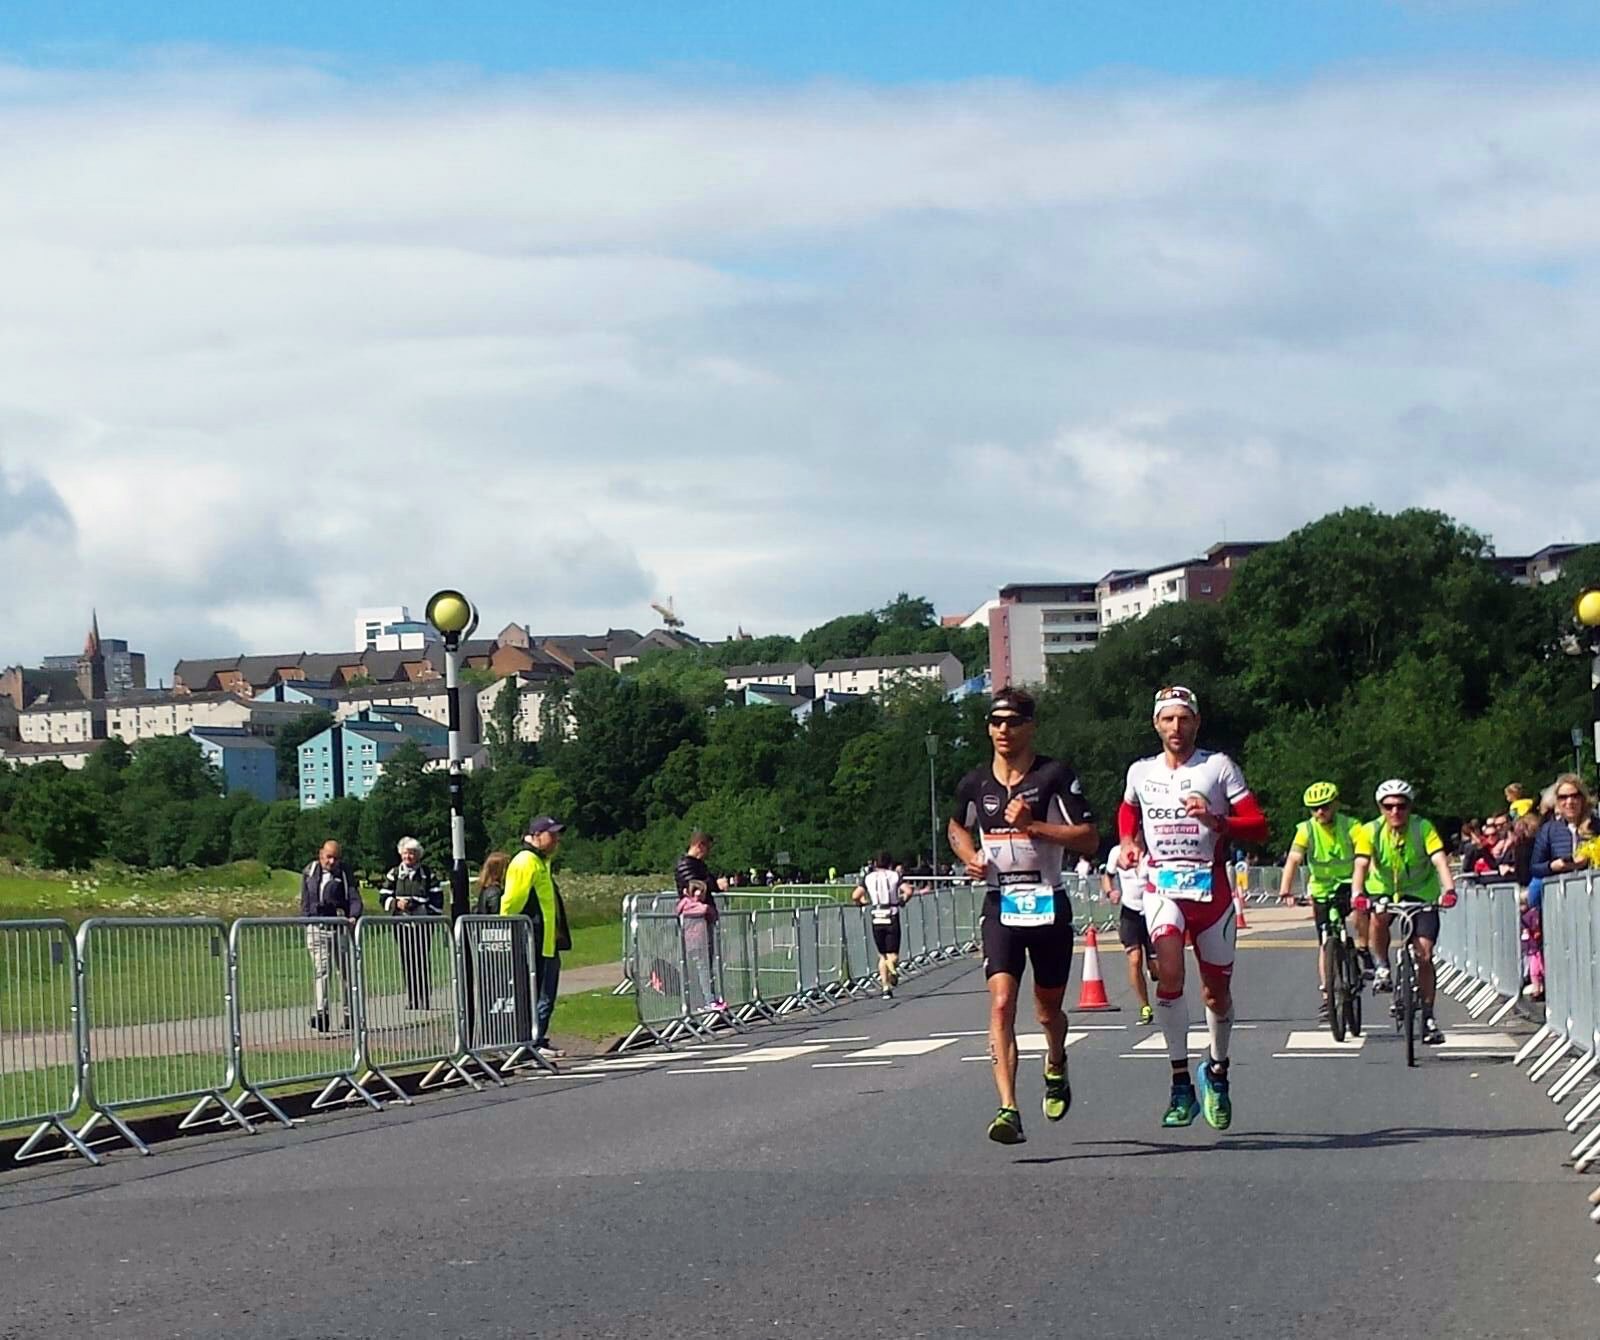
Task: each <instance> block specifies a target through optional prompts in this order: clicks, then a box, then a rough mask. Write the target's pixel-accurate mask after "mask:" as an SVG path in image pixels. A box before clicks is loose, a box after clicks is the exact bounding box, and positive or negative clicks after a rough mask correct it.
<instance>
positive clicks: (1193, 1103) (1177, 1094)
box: [1161, 1083, 1200, 1126]
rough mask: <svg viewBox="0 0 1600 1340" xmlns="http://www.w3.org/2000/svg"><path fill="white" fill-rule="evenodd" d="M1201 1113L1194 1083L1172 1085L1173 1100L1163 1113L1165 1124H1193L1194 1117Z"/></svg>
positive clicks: (1163, 1122)
mask: <svg viewBox="0 0 1600 1340" xmlns="http://www.w3.org/2000/svg"><path fill="white" fill-rule="evenodd" d="M1199 1115H1200V1103H1199V1100H1198V1099H1197V1098H1196V1097H1195V1094H1194V1085H1192V1084H1182V1083H1179V1084H1174V1085H1173V1086H1172V1100H1171V1102H1170V1103H1168V1105H1167V1110H1166V1112H1165V1113H1164V1114H1163V1115H1162V1118H1161V1124H1162V1125H1163V1126H1193V1125H1194V1119H1195V1118H1196V1117H1198V1116H1199Z"/></svg>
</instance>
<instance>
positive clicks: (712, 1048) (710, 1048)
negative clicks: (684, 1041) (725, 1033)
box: [685, 1042, 750, 1052]
mask: <svg viewBox="0 0 1600 1340" xmlns="http://www.w3.org/2000/svg"><path fill="white" fill-rule="evenodd" d="M749 1045H750V1044H749V1043H748V1042H697V1043H695V1044H694V1046H692V1047H688V1048H685V1050H686V1051H691V1052H736V1051H740V1050H742V1049H743V1048H745V1047H748V1046H749Z"/></svg>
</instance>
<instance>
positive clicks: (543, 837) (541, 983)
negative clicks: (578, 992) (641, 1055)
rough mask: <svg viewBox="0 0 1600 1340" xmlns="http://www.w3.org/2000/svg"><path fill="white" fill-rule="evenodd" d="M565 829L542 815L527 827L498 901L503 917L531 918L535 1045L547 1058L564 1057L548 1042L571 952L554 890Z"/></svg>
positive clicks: (569, 936)
mask: <svg viewBox="0 0 1600 1340" xmlns="http://www.w3.org/2000/svg"><path fill="white" fill-rule="evenodd" d="M565 828H566V825H565V824H561V823H557V822H556V821H555V820H554V819H552V818H551V817H550V816H549V815H548V814H541V815H540V816H539V817H538V818H536V819H534V820H533V821H532V822H530V823H529V824H528V831H527V833H526V834H525V835H524V836H523V839H522V840H523V842H524V843H525V844H526V845H525V846H524V847H523V849H522V850H521V851H519V852H518V853H517V854H516V855H515V856H514V857H512V858H511V864H510V865H508V866H507V867H506V888H505V893H504V894H503V895H501V898H500V913H501V915H502V916H508V917H514V916H519V915H522V914H524V913H525V914H526V915H528V916H529V917H531V918H532V919H533V950H534V962H533V969H534V977H535V980H536V981H537V982H538V990H539V998H538V1003H537V1004H536V1005H535V1007H534V1016H535V1020H534V1031H535V1032H536V1033H537V1034H538V1037H537V1039H536V1040H535V1042H534V1046H535V1047H537V1048H538V1049H539V1050H540V1051H542V1052H544V1053H545V1055H547V1056H560V1055H562V1053H561V1051H560V1049H559V1048H557V1047H556V1046H555V1044H554V1043H552V1042H551V1041H550V1019H551V1016H552V1015H554V1014H555V1009H556V991H557V989H558V988H559V986H560V984H561V951H562V950H564V949H571V948H572V933H571V932H570V931H569V930H568V929H567V909H566V905H565V904H564V903H563V902H562V901H561V891H560V890H559V889H558V888H557V887H556V881H555V876H554V874H552V873H551V864H552V863H553V862H554V860H555V854H556V848H557V847H558V846H560V845H561V834H562V831H563V830H564V829H565Z"/></svg>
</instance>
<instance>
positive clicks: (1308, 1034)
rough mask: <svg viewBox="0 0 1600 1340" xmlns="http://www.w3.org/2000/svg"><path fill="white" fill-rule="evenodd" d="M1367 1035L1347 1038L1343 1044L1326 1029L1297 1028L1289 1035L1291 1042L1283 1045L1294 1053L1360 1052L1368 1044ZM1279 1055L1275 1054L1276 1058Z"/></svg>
mask: <svg viewBox="0 0 1600 1340" xmlns="http://www.w3.org/2000/svg"><path fill="white" fill-rule="evenodd" d="M1366 1040H1367V1039H1366V1035H1365V1034H1362V1035H1361V1036H1360V1037H1355V1038H1350V1037H1347V1038H1346V1039H1345V1040H1344V1041H1343V1042H1335V1041H1334V1040H1333V1034H1332V1033H1329V1032H1328V1031H1327V1030H1326V1029H1321V1028H1317V1029H1311V1028H1297V1029H1295V1030H1294V1032H1292V1033H1290V1034H1289V1040H1288V1041H1287V1042H1285V1043H1284V1044H1283V1045H1284V1046H1285V1047H1287V1048H1288V1049H1289V1050H1290V1051H1292V1052H1336V1051H1346V1052H1358V1051H1360V1050H1361V1048H1362V1045H1363V1044H1364V1043H1365V1042H1366ZM1277 1054H1278V1053H1276V1052H1274V1053H1273V1055H1274V1056H1276V1055H1277Z"/></svg>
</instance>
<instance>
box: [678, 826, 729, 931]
mask: <svg viewBox="0 0 1600 1340" xmlns="http://www.w3.org/2000/svg"><path fill="white" fill-rule="evenodd" d="M714 841H715V839H714V838H713V837H712V836H711V834H710V833H704V832H701V831H700V830H699V829H696V830H695V831H694V832H693V833H691V834H689V850H688V851H686V852H684V854H683V855H682V856H680V857H678V868H677V869H676V870H674V871H673V872H672V873H673V879H674V881H675V882H676V883H677V886H678V896H679V897H680V898H681V897H683V895H684V894H685V893H687V892H688V891H689V885H690V884H693V883H700V884H704V885H705V888H706V903H707V905H708V907H709V908H710V911H709V912H708V913H707V924H708V925H709V924H710V923H711V922H714V921H715V920H716V919H717V890H719V889H722V890H726V889H727V887H728V881H727V880H726V879H713V878H712V877H711V868H710V867H709V866H708V865H707V864H706V857H708V856H709V855H711V844H712V843H713V842H714Z"/></svg>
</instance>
